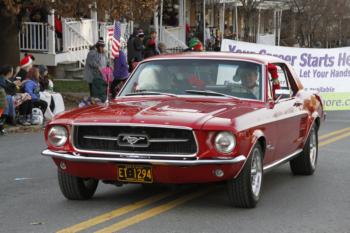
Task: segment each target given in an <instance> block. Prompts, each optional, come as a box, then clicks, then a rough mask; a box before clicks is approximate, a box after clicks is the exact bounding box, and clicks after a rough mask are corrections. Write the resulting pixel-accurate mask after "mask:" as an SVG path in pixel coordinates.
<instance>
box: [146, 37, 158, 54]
mask: <svg viewBox="0 0 350 233" xmlns="http://www.w3.org/2000/svg"><path fill="white" fill-rule="evenodd" d="M150 36H151V37H150V38H149V39H148V40H147V42H146V49H145V58H148V57H153V56H155V55H159V54H160V52H159V50H158V48H157V32H156V31H152V32H151V34H150Z"/></svg>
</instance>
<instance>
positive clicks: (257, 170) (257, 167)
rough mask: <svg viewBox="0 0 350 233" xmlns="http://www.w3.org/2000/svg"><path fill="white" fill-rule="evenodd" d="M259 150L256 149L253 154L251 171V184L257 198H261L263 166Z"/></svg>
mask: <svg viewBox="0 0 350 233" xmlns="http://www.w3.org/2000/svg"><path fill="white" fill-rule="evenodd" d="M261 164H262V163H261V155H260V151H259V149H257V148H255V149H254V151H253V154H252V162H251V169H250V183H251V188H252V192H253V194H254V196H255V197H259V194H260V189H261V183H262V165H261Z"/></svg>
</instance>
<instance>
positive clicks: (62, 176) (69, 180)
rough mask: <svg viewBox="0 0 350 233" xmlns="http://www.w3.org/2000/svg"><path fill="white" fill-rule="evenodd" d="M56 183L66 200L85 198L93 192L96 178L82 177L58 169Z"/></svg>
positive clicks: (88, 197) (96, 183)
mask: <svg viewBox="0 0 350 233" xmlns="http://www.w3.org/2000/svg"><path fill="white" fill-rule="evenodd" d="M58 184H59V186H60V189H61V192H62V194H63V195H64V196H65V197H66V198H67V199H68V200H87V199H90V198H92V196H93V195H94V194H95V191H96V189H97V185H98V180H94V179H84V178H80V177H77V176H72V175H69V174H67V173H65V172H63V171H61V170H58Z"/></svg>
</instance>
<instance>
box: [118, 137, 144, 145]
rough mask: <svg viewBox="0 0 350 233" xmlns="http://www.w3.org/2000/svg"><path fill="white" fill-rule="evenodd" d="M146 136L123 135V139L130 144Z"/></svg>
mask: <svg viewBox="0 0 350 233" xmlns="http://www.w3.org/2000/svg"><path fill="white" fill-rule="evenodd" d="M145 139H146V137H136V136H124V137H123V141H124V142H125V141H127V142H128V143H129V144H130V145H134V144H135V143H137V142H138V141H140V140H145Z"/></svg>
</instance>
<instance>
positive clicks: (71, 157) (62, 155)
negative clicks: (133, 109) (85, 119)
mask: <svg viewBox="0 0 350 233" xmlns="http://www.w3.org/2000/svg"><path fill="white" fill-rule="evenodd" d="M41 154H42V155H43V156H48V157H51V158H56V159H62V160H68V161H72V162H91V163H111V162H112V163H116V162H119V163H148V164H153V165H173V166H196V165H210V164H218V165H219V164H236V163H241V162H244V161H245V160H246V159H247V158H246V157H245V156H244V155H239V156H236V157H234V158H232V159H197V160H169V159H168V160H167V159H144V158H109V157H91V156H89V157H86V156H81V155H79V154H71V153H67V152H55V151H51V150H48V149H47V150H44V151H43V152H42V153H41Z"/></svg>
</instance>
